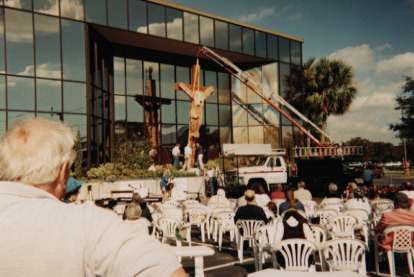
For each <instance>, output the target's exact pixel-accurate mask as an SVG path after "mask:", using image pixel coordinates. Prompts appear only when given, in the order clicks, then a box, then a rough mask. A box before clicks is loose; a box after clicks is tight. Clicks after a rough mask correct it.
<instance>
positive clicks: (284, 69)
mask: <svg viewBox="0 0 414 277" xmlns="http://www.w3.org/2000/svg"><path fill="white" fill-rule="evenodd" d="M279 70H280V77H279V80H280V95H281V96H282V97H286V92H285V90H286V88H287V77H288V76H289V74H290V66H289V65H288V64H284V63H280V64H279Z"/></svg>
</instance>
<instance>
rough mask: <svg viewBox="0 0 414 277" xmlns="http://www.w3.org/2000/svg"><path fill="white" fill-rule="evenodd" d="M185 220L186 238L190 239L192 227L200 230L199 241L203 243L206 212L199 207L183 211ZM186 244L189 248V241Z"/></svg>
mask: <svg viewBox="0 0 414 277" xmlns="http://www.w3.org/2000/svg"><path fill="white" fill-rule="evenodd" d="M185 215H186V220H187V222H188V226H189V230H188V232H189V233H190V236H187V237H188V238H191V229H192V226H195V227H198V228H200V232H201V241H202V242H205V240H206V239H205V229H206V224H207V215H208V211H207V210H206V209H205V208H201V207H192V208H189V209H187V210H186V211H185ZM188 243H189V244H190V246H191V239H190V241H188Z"/></svg>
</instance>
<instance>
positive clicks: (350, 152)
mask: <svg viewBox="0 0 414 277" xmlns="http://www.w3.org/2000/svg"><path fill="white" fill-rule="evenodd" d="M362 154H363V148H362V146H327V147H295V148H294V157H295V158H311V157H343V156H361V155H362Z"/></svg>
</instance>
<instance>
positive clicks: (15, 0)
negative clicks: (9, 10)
mask: <svg viewBox="0 0 414 277" xmlns="http://www.w3.org/2000/svg"><path fill="white" fill-rule="evenodd" d="M2 2H4V5H5V6H9V7H13V8H20V9H25V10H31V9H32V0H6V1H4V0H3V1H2Z"/></svg>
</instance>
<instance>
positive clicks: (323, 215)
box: [315, 209, 338, 225]
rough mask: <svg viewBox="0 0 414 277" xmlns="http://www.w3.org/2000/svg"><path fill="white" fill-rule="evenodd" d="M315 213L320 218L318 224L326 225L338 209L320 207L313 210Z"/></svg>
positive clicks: (336, 213)
mask: <svg viewBox="0 0 414 277" xmlns="http://www.w3.org/2000/svg"><path fill="white" fill-rule="evenodd" d="M315 215H316V216H318V217H319V218H320V222H319V224H320V225H326V224H327V223H328V220H329V219H330V218H331V217H335V216H337V215H338V211H336V210H331V209H322V210H317V211H315Z"/></svg>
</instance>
